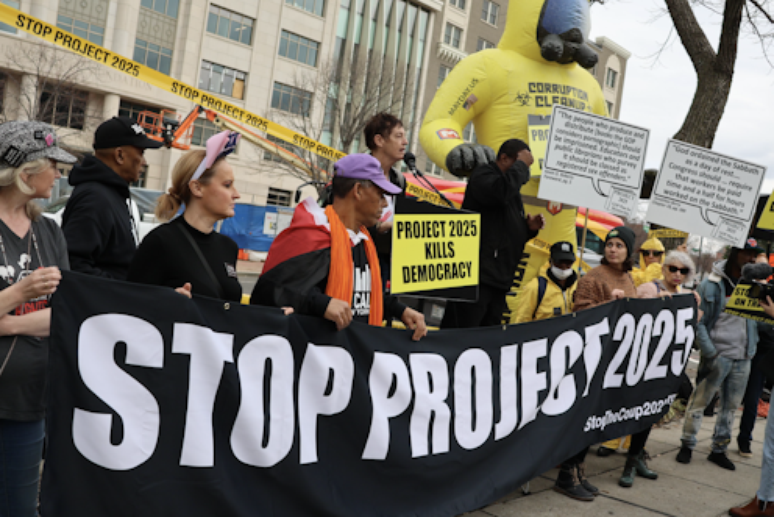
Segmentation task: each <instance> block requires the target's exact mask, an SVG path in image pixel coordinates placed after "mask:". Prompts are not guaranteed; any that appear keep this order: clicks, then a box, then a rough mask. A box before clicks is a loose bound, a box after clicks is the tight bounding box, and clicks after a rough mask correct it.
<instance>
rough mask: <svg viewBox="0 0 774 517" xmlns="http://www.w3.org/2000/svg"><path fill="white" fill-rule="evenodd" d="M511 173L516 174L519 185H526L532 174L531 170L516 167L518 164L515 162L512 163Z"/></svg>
mask: <svg viewBox="0 0 774 517" xmlns="http://www.w3.org/2000/svg"><path fill="white" fill-rule="evenodd" d="M509 172H510V173H511V174H516V178H517V181H518V182H519V185H524V184H525V183H527V182H528V181H529V179H530V177H531V176H532V175H531V174H530V172H529V170H526V171H525V170H521V167H516V164H515V163H514V164H513V165H511V168H510V171H509Z"/></svg>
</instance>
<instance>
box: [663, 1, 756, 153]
mask: <svg viewBox="0 0 774 517" xmlns="http://www.w3.org/2000/svg"><path fill="white" fill-rule="evenodd" d="M665 2H666V4H667V8H668V9H669V15H670V16H671V17H672V22H673V23H674V25H675V29H676V30H677V34H678V35H679V36H680V41H681V42H682V44H683V47H685V50H686V52H687V53H688V56H689V57H690V59H691V63H692V64H693V67H694V69H695V70H696V77H697V83H696V92H695V93H694V95H693V101H692V102H691V108H690V110H688V114H687V115H686V117H685V120H684V121H683V126H682V127H681V128H680V130H679V131H678V132H677V134H676V135H675V137H674V138H675V140H681V141H683V142H688V143H691V144H694V145H698V146H701V147H706V148H711V147H712V144H713V142H714V140H715V133H716V132H717V130H718V125H719V124H720V119H721V118H722V117H723V112H724V111H725V109H726V103H727V102H728V95H729V93H730V92H731V82H732V80H733V78H734V66H735V65H736V56H737V51H738V41H739V30H740V26H741V23H742V10H743V8H744V4H745V0H726V3H725V9H724V12H723V27H722V30H721V34H720V44H719V46H718V51H717V53H716V52H715V51H714V49H713V48H712V46H711V45H710V44H709V41H708V40H707V37H706V35H705V34H704V31H703V30H702V28H701V27H700V26H699V23H698V22H697V21H696V17H695V15H694V13H693V9H692V7H691V4H690V2H689V0H665Z"/></svg>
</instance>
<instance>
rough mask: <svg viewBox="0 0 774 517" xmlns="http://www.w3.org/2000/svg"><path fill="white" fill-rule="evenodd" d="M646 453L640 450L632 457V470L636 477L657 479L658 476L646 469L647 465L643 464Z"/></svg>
mask: <svg viewBox="0 0 774 517" xmlns="http://www.w3.org/2000/svg"><path fill="white" fill-rule="evenodd" d="M646 457H647V453H646V452H645V451H644V450H642V451H640V453H639V454H638V455H637V456H635V457H634V469H635V470H636V471H637V475H638V476H640V477H643V478H645V479H658V474H656V473H655V472H653V471H652V470H650V469H649V468H648V464H647V463H645V458H646Z"/></svg>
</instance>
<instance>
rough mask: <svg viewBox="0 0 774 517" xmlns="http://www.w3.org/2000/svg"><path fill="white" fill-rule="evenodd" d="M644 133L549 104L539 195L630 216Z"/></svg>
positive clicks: (645, 140) (636, 192)
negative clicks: (549, 121)
mask: <svg viewBox="0 0 774 517" xmlns="http://www.w3.org/2000/svg"><path fill="white" fill-rule="evenodd" d="M649 134H650V132H649V131H648V130H647V129H644V128H640V127H637V126H632V125H631V124H625V123H623V122H618V121H617V120H612V119H609V118H605V117H600V116H598V115H592V114H590V113H586V112H583V111H578V110H574V109H571V108H566V107H564V106H560V105H554V110H553V114H552V115H551V129H550V133H549V137H548V148H547V149H546V157H545V161H544V162H543V178H542V179H541V180H540V190H539V191H538V197H539V198H541V199H545V200H548V201H557V202H561V203H568V204H572V205H580V206H585V207H588V208H594V209H597V210H604V211H606V212H610V213H613V214H617V215H622V216H625V217H628V216H630V215H631V214H632V213H633V212H634V210H635V209H636V208H637V201H638V200H639V198H640V186H641V185H642V174H643V172H642V171H643V166H644V163H645V152H646V151H647V148H648V136H649Z"/></svg>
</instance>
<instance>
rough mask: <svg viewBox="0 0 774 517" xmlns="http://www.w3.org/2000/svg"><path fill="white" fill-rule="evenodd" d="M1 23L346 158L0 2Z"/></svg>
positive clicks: (274, 133) (324, 154) (333, 156)
mask: <svg viewBox="0 0 774 517" xmlns="http://www.w3.org/2000/svg"><path fill="white" fill-rule="evenodd" d="M0 22H3V23H5V24H7V25H11V26H13V27H16V28H18V29H20V30H22V31H24V32H27V33H29V34H32V35H33V36H37V37H39V38H41V39H43V40H45V41H47V42H49V43H53V44H54V45H57V46H58V47H61V48H64V49H66V50H69V51H71V52H74V53H76V54H79V55H81V56H83V57H86V58H89V59H91V60H92V61H96V62H97V63H102V64H103V65H105V66H108V67H110V68H112V69H113V70H117V71H119V72H123V73H125V74H127V75H130V76H132V77H134V78H136V79H139V80H140V81H144V82H146V83H148V84H152V85H153V86H156V87H158V88H161V89H162V90H164V91H167V92H169V93H172V94H175V95H177V96H178V97H182V98H183V99H186V100H189V101H191V102H194V103H196V104H200V105H201V106H203V107H205V108H208V109H211V110H213V111H217V112H218V113H221V114H223V115H225V116H227V117H229V118H232V119H234V120H236V121H238V122H240V123H241V124H244V125H245V126H248V127H251V128H254V129H257V130H258V131H264V132H266V133H268V134H270V135H272V136H274V137H277V138H279V139H281V140H284V141H286V142H289V143H291V144H293V145H296V146H298V147H301V148H303V149H305V150H308V151H310V152H313V153H315V154H316V155H318V156H322V157H323V158H328V159H329V160H333V161H335V160H338V159H340V158H343V157H344V156H346V154H345V153H342V152H341V151H338V150H336V149H334V148H332V147H328V146H327V145H324V144H321V143H320V142H317V141H315V140H312V139H311V138H308V137H306V136H304V135H302V134H300V133H297V132H295V131H293V130H291V129H288V128H286V127H284V126H281V125H279V124H277V123H275V122H272V121H270V120H268V119H266V118H264V117H260V116H258V115H256V114H254V113H250V112H249V111H247V110H245V109H244V108H240V107H239V106H235V105H233V104H230V103H228V102H226V101H224V100H222V99H219V98H218V97H216V96H214V95H212V94H211V93H208V92H205V91H203V90H200V89H198V88H194V87H193V86H190V85H188V84H185V83H184V82H182V81H178V80H176V79H173V78H171V77H169V76H168V75H165V74H162V73H161V72H159V71H158V70H154V69H152V68H149V67H147V66H145V65H143V64H140V63H138V62H137V61H133V60H131V59H129V58H127V57H124V56H122V55H120V54H116V53H115V52H113V51H111V50H108V49H106V48H104V47H101V46H99V45H95V44H94V43H92V42H90V41H89V40H87V39H84V38H81V37H79V36H76V35H75V34H72V33H70V32H67V31H64V30H62V29H60V28H59V27H56V26H54V25H50V24H48V23H46V22H44V21H42V20H39V19H37V18H35V17H33V16H30V15H28V14H26V13H23V12H21V11H19V10H17V9H14V8H13V7H10V6H8V5H5V4H4V3H2V2H0Z"/></svg>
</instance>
